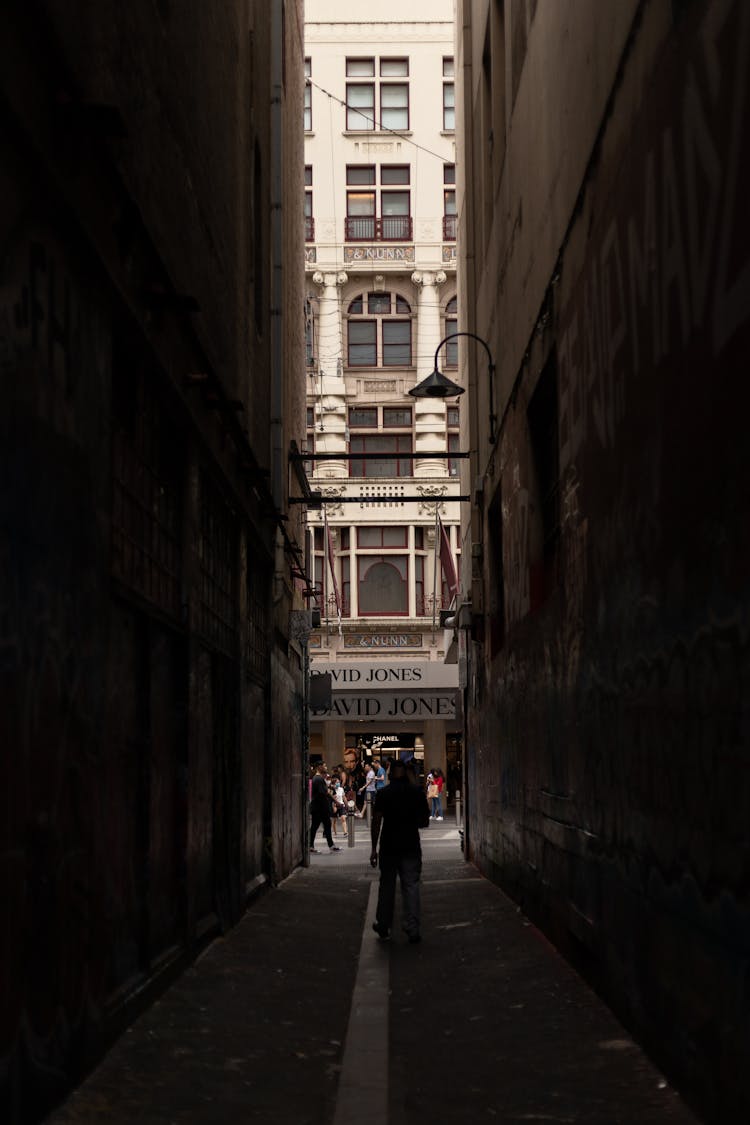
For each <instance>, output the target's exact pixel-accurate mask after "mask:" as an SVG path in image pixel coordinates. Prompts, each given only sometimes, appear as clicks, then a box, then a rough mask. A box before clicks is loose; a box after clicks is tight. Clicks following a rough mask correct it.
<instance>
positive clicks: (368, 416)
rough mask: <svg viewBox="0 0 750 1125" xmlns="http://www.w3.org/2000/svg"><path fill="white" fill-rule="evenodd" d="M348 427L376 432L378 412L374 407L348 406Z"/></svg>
mask: <svg viewBox="0 0 750 1125" xmlns="http://www.w3.org/2000/svg"><path fill="white" fill-rule="evenodd" d="M349 425H350V426H351V427H354V426H359V427H365V428H367V429H371V430H376V429H377V428H378V410H377V407H376V406H360V407H357V406H350V407H349Z"/></svg>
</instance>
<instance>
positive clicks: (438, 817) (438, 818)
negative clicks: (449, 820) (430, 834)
mask: <svg viewBox="0 0 750 1125" xmlns="http://www.w3.org/2000/svg"><path fill="white" fill-rule="evenodd" d="M442 819H443V818H442V816H436V817H435V820H442Z"/></svg>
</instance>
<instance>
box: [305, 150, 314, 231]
mask: <svg viewBox="0 0 750 1125" xmlns="http://www.w3.org/2000/svg"><path fill="white" fill-rule="evenodd" d="M305 188H306V189H307V188H309V189H312V165H310V164H306V165H305ZM314 238H315V220H314V219H313V196H312V190H309V191H308V190H306V191H305V242H312V241H313V240H314Z"/></svg>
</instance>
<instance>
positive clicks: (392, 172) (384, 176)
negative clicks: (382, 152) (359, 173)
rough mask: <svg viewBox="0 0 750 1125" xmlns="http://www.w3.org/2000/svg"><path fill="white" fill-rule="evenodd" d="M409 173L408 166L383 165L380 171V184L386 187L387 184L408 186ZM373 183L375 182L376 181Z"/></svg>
mask: <svg viewBox="0 0 750 1125" xmlns="http://www.w3.org/2000/svg"><path fill="white" fill-rule="evenodd" d="M409 172H410V169H409V165H408V164H383V165H382V166H381V169H380V182H381V184H383V185H384V186H385V185H387V184H408V183H409ZM372 182H373V183H374V182H375V181H374V179H373V181H372Z"/></svg>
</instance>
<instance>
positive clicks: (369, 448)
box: [349, 434, 412, 477]
mask: <svg viewBox="0 0 750 1125" xmlns="http://www.w3.org/2000/svg"><path fill="white" fill-rule="evenodd" d="M349 450H350V452H351V453H352V454H357V453H377V454H380V456H378V457H375V458H373V459H372V460H365V459H364V458H363V459H362V460H357V459H356V457H355V458H354V459H352V460H351V461H350V462H349V475H350V476H352V477H408V476H411V472H412V468H411V466H412V459H411V457H399V456H398V454H399V453H411V451H412V443H411V434H409V435H408V436H407V435H406V434H404V435H403V436H400V435H397V434H367V435H365V434H362V435H361V436H360V435H358V436H356V437H352V438H351V439H350V443H349Z"/></svg>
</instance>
